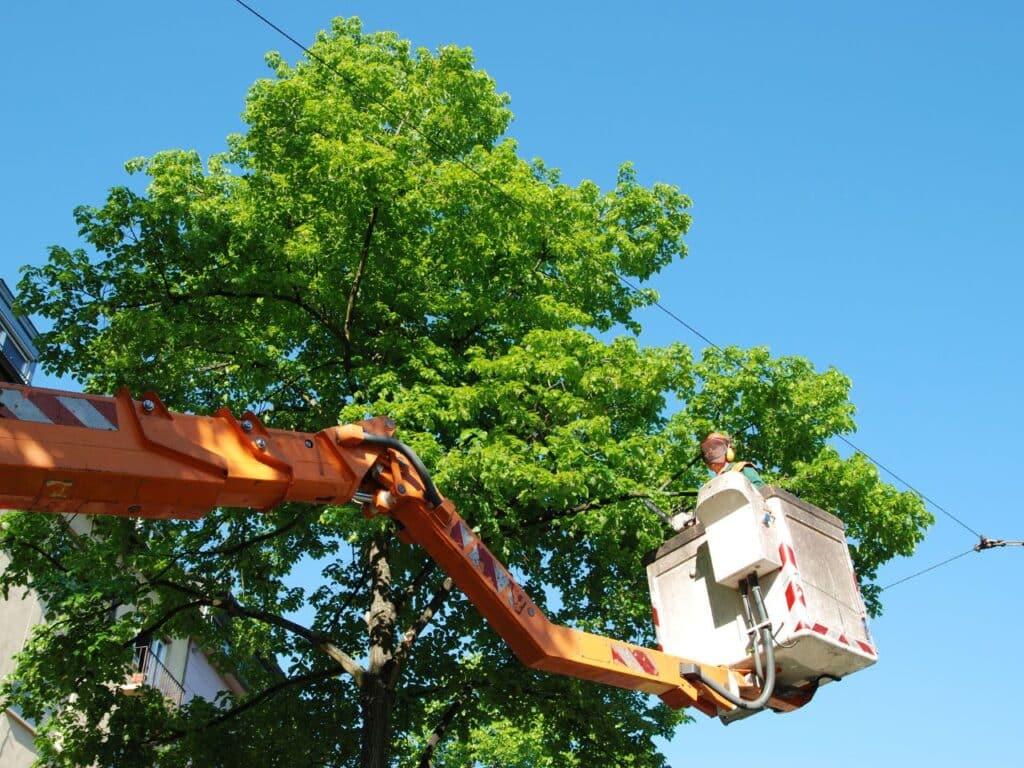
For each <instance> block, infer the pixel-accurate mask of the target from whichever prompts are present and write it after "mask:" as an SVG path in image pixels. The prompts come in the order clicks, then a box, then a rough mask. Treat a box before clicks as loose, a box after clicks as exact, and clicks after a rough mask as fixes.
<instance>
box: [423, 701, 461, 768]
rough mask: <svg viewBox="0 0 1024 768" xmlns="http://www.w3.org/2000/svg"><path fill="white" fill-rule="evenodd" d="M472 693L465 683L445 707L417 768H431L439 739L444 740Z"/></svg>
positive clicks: (439, 742)
mask: <svg viewBox="0 0 1024 768" xmlns="http://www.w3.org/2000/svg"><path fill="white" fill-rule="evenodd" d="M472 693H473V686H472V685H470V684H469V683H467V684H466V685H464V686H463V687H462V691H460V692H459V695H458V696H456V697H455V698H454V699H452V702H451V703H450V704H449V705H448V706H447V707H445V710H444V712H442V713H441V719H440V720H438V722H437V725H435V726H434V730H433V731H432V732H431V734H430V738H428V739H427V745H426V747H424V748H423V752H422V754H421V755H420V759H419V762H418V763H417V765H418V766H419V768H432V766H433V762H432V760H433V757H434V753H435V752H437V748H438V746H439V745H440V744H441V739H443V738H444V735H445V733H447V731H448V729H449V728H450V727H451V724H452V721H454V720H455V717H456V716H457V715H458V714H459V712H461V711H462V708H463V707H465V706H466V704H467V703H468V702H469V697H470V695H471V694H472Z"/></svg>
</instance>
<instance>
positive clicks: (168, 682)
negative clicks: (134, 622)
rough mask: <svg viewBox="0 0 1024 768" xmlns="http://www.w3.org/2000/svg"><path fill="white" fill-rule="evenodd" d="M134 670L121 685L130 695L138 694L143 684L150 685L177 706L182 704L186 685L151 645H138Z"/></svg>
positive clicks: (133, 665) (124, 691) (133, 664)
mask: <svg viewBox="0 0 1024 768" xmlns="http://www.w3.org/2000/svg"><path fill="white" fill-rule="evenodd" d="M132 670H133V671H132V674H131V676H130V677H129V678H128V682H127V683H125V684H124V685H122V686H121V691H122V692H123V693H125V694H128V695H129V696H132V695H137V694H138V693H139V691H140V690H141V688H142V687H143V686H148V687H150V688H156V689H157V690H158V691H160V693H162V694H163V695H164V698H165V699H167V700H168V701H169V702H171V703H172V704H174V705H175V706H181V702H182V700H183V699H184V697H185V688H184V686H183V685H182V684H181V683H180V682H179V681H178V679H177V678H176V677H175V676H174V675H172V674H171V673H170V671H169V670H168V669H167V667H165V666H164V663H163V662H162V661H161V660H160V659H159V658H157V656H156V655H155V654H154V653H153V651H152V648H151V647H150V646H148V645H139V646H136V648H135V659H134V661H133V663H132Z"/></svg>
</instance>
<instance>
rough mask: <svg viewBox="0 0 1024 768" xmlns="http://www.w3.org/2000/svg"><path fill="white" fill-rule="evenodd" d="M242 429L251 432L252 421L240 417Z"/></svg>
mask: <svg viewBox="0 0 1024 768" xmlns="http://www.w3.org/2000/svg"><path fill="white" fill-rule="evenodd" d="M242 429H243V430H245V431H246V432H252V422H251V421H249V420H248V419H242Z"/></svg>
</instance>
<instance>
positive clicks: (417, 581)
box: [395, 558, 437, 613]
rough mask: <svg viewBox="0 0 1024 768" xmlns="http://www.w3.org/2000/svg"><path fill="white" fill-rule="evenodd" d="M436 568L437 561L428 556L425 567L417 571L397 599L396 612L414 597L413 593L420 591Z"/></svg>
mask: <svg viewBox="0 0 1024 768" xmlns="http://www.w3.org/2000/svg"><path fill="white" fill-rule="evenodd" d="M436 570H437V563H436V562H435V561H433V560H431V559H430V558H427V561H426V562H425V563H424V564H423V567H422V568H420V571H419V573H417V574H416V576H415V577H414V578H413V580H412V581H410V582H409V583H408V584H407V585H406V587H405V589H403V590H402V594H401V595H399V597H398V599H397V600H395V613H400V612H401V610H402V608H404V607H405V604H406V603H407V602H409V600H411V599H412V597H413V595H415V594H416V593H417V592H419V591H420V588H421V587H422V586H423V583H424V582H425V581H426V580H427V577H428V576H430V574H432V573H433V572H434V571H436Z"/></svg>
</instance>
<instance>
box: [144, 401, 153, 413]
mask: <svg viewBox="0 0 1024 768" xmlns="http://www.w3.org/2000/svg"><path fill="white" fill-rule="evenodd" d="M155 409H156V403H154V402H153V401H152V400H143V401H142V410H144V411H145V412H146V413H152V412H153V411H154V410H155Z"/></svg>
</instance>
